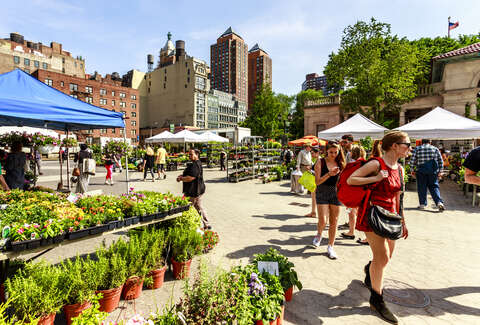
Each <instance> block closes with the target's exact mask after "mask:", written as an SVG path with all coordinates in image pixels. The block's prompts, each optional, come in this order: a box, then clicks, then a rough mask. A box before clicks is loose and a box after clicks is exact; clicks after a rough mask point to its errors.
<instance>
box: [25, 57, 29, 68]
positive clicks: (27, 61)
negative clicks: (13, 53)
mask: <svg viewBox="0 0 480 325" xmlns="http://www.w3.org/2000/svg"><path fill="white" fill-rule="evenodd" d="M23 64H24V65H26V66H27V67H29V66H30V59H27V58H25V59H23Z"/></svg>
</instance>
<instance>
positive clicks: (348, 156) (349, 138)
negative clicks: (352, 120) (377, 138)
mask: <svg viewBox="0 0 480 325" xmlns="http://www.w3.org/2000/svg"><path fill="white" fill-rule="evenodd" d="M340 145H341V146H342V150H343V155H344V156H345V163H347V164H348V163H351V162H353V161H355V160H353V159H352V145H353V135H351V134H345V135H343V136H342V140H341V141H340Z"/></svg>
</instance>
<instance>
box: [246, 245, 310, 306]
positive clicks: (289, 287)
mask: <svg viewBox="0 0 480 325" xmlns="http://www.w3.org/2000/svg"><path fill="white" fill-rule="evenodd" d="M259 261H266V262H278V272H279V279H280V283H281V284H282V287H283V290H284V291H285V300H286V301H290V300H292V294H293V287H294V286H295V287H297V288H298V290H302V283H301V282H300V281H299V280H298V275H297V272H296V271H295V270H294V269H293V267H294V266H295V265H294V264H293V263H292V262H290V261H289V260H288V258H286V257H285V256H283V255H282V254H280V253H279V252H278V251H277V250H276V249H274V248H269V249H268V250H267V251H266V252H265V254H256V255H254V260H253V263H254V264H255V265H258V262H259Z"/></svg>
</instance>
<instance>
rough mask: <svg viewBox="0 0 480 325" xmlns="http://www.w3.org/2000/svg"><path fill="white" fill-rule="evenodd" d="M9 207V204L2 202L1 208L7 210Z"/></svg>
mask: <svg viewBox="0 0 480 325" xmlns="http://www.w3.org/2000/svg"><path fill="white" fill-rule="evenodd" d="M7 207H8V204H0V209H1V210H5V209H6V208H7Z"/></svg>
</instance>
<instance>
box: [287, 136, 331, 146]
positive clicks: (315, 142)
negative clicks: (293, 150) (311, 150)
mask: <svg viewBox="0 0 480 325" xmlns="http://www.w3.org/2000/svg"><path fill="white" fill-rule="evenodd" d="M307 143H308V144H310V145H312V146H325V145H327V141H325V140H322V139H319V138H317V137H316V136H314V135H306V136H304V137H303V138H300V139H296V140H292V141H290V142H288V145H289V146H294V147H303V146H304V145H305V144H307Z"/></svg>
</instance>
